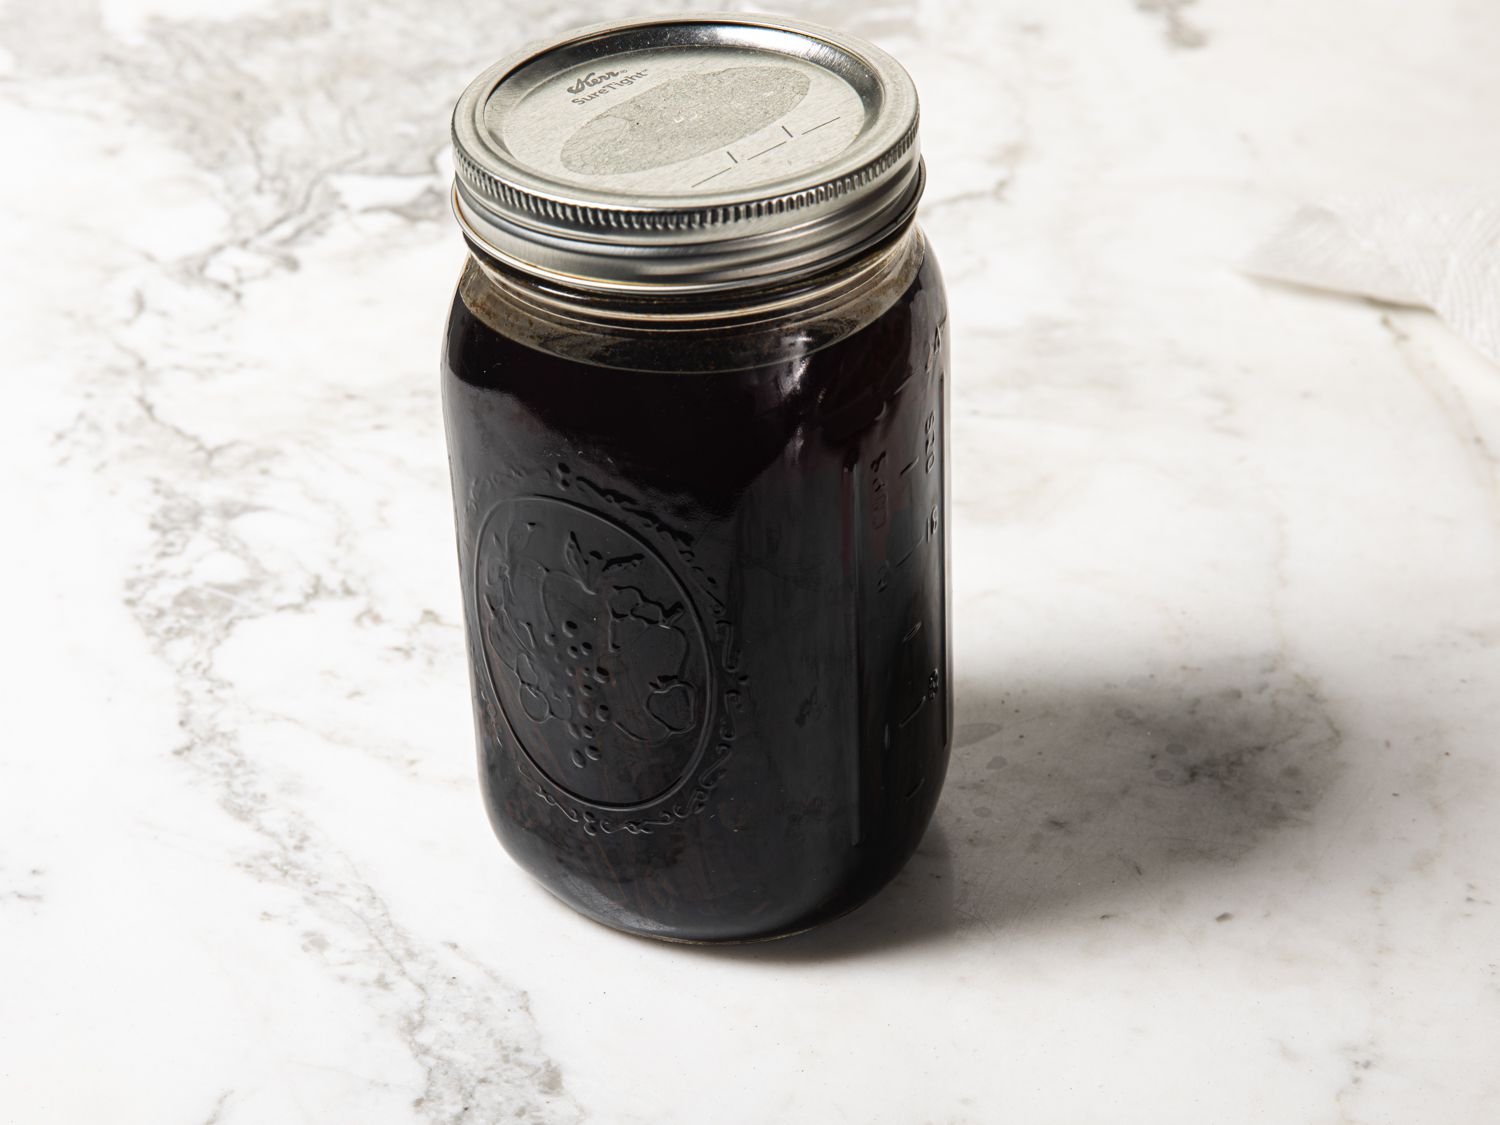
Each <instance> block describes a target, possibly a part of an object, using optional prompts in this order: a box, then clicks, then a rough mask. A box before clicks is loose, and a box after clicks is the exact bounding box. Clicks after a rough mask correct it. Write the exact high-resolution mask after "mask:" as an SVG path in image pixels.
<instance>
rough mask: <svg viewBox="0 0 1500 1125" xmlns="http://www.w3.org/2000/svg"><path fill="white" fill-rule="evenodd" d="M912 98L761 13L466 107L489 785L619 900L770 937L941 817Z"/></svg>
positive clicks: (934, 550) (943, 490)
mask: <svg viewBox="0 0 1500 1125" xmlns="http://www.w3.org/2000/svg"><path fill="white" fill-rule="evenodd" d="M916 120H917V114H916V95H915V91H914V90H913V88H912V85H911V81H910V79H909V77H907V75H906V73H905V72H904V71H903V70H902V69H901V67H900V66H899V65H898V64H897V63H896V62H895V61H894V60H892V59H891V58H890V57H889V56H888V55H886V54H884V53H883V52H881V51H879V50H877V49H876V48H874V47H872V46H870V45H869V44H866V43H862V42H860V41H858V40H854V39H850V38H848V37H846V36H843V35H839V34H836V33H834V32H831V31H828V30H826V29H822V28H815V27H812V26H811V25H807V24H803V23H801V22H797V21H790V20H783V19H780V18H771V17H761V16H750V15H740V14H736V15H724V16H700V15H695V16H692V17H688V18H686V19H682V20H672V19H667V18H658V19H653V20H639V21H633V22H630V23H625V24H611V25H608V26H603V27H596V28H590V29H585V30H583V31H580V32H577V33H575V34H573V35H570V36H568V37H566V38H565V39H563V40H561V41H558V42H555V43H551V44H547V45H543V46H541V47H537V48H533V49H531V50H528V51H526V52H523V53H521V54H520V55H517V56H515V57H513V58H511V59H508V60H506V61H505V62H503V63H500V64H498V65H497V66H496V67H493V68H491V69H490V70H489V71H487V72H486V73H485V74H484V75H482V76H481V77H480V78H479V79H477V80H476V81H475V83H474V84H473V85H471V86H470V87H469V89H468V90H467V91H466V92H465V94H464V96H463V98H462V99H461V100H460V102H459V104H458V107H457V109H456V111H455V115H454V139H455V150H456V155H457V161H456V163H457V167H458V175H457V179H456V184H455V196H454V206H455V212H456V214H457V216H458V218H459V221H460V224H461V226H462V227H463V230H464V233H465V237H466V240H467V242H468V245H469V249H470V258H469V260H468V261H467V263H466V264H465V267H464V270H463V274H462V276H461V278H460V280H459V284H458V291H457V294H456V295H455V297H454V301H453V306H452V312H451V315H450V319H449V322H448V333H447V342H446V348H445V351H444V355H443V371H442V379H443V401H444V414H445V422H446V427H447V438H448V448H449V458H450V464H451V469H452V478H453V491H454V499H455V508H456V513H457V530H458V553H459V562H460V571H461V577H462V585H463V595H464V604H465V612H466V625H467V633H468V639H469V648H470V659H471V670H472V679H473V693H474V702H475V714H476V724H477V731H478V744H479V756H480V763H481V769H480V774H481V780H482V788H483V793H484V798H485V803H486V806H487V808H488V811H489V815H490V819H491V822H492V824H493V825H494V828H495V831H496V833H497V834H498V835H499V837H500V840H501V841H502V842H503V844H504V845H505V847H506V848H507V849H508V851H509V852H510V853H511V855H512V856H513V857H514V858H515V859H516V860H517V861H518V862H519V863H520V864H521V865H522V866H523V867H524V868H525V869H526V870H527V871H529V872H530V873H531V874H532V875H533V876H535V877H536V878H537V879H539V880H540V881H541V882H542V884H543V885H544V886H546V887H547V888H548V889H549V890H551V891H552V892H553V893H554V894H556V895H557V896H558V897H560V898H562V899H563V900H564V901H565V902H567V903H568V904H569V905H571V906H573V907H574V908H576V909H577V910H579V911H581V912H582V913H584V914H586V915H589V916H590V917H592V918H595V919H596V920H598V921H600V922H603V923H605V924H607V925H610V926H614V927H617V928H619V929H622V930H628V931H632V932H635V933H639V934H645V935H649V936H652V937H658V938H666V939H672V940H679V941H734V940H752V939H758V938H768V937H775V936H779V935H784V934H788V933H793V932H796V931H799V930H802V929H806V928H808V927H810V926H813V925H816V924H817V923H819V922H822V921H825V920H827V919H829V918H832V917H835V916H837V915H839V914H841V913H844V912H845V911H848V910H850V909H852V908H853V907H855V906H857V905H859V904H860V903H861V902H863V901H864V900H865V899H867V898H868V897H869V896H870V895H872V894H873V893H874V892H875V891H877V890H878V889H879V888H880V887H881V886H882V885H883V884H884V883H885V882H887V881H888V880H889V879H890V878H891V877H892V876H893V875H894V874H895V872H896V871H897V870H898V869H899V868H900V866H901V865H902V864H903V863H904V862H905V861H906V859H907V858H908V857H909V856H910V855H911V853H912V852H913V850H914V849H915V848H916V846H917V843H918V841H919V839H920V837H921V835H922V832H923V830H924V829H925V827H926V825H927V823H928V821H929V820H930V818H931V815H932V811H933V808H934V806H935V804H936V802H937V797H938V792H939V789H940V788H941V785H942V781H943V775H944V772H945V769H946V765H947V759H948V746H949V740H950V736H951V728H952V707H951V680H950V674H949V644H948V633H949V625H948V602H947V561H948V552H947V513H946V496H947V485H946V463H945V461H946V458H945V445H946V436H947V412H946V395H947V356H948V345H947V313H946V305H945V300H944V296H943V288H942V282H941V279H940V277H939V274H938V269H937V263H936V261H935V259H934V258H933V255H932V251H931V248H930V247H929V246H928V245H927V243H926V241H925V240H924V238H923V236H922V234H921V232H920V230H919V229H918V227H917V226H916V224H915V220H914V212H915V207H916V202H917V199H918V197H919V196H920V194H921V190H922V183H923V169H922V164H921V161H920V158H919V157H918V155H917V145H916Z"/></svg>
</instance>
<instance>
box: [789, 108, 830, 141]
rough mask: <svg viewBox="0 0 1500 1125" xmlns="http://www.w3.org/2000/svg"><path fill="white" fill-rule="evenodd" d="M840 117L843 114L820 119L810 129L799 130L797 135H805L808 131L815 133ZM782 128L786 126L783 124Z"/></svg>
mask: <svg viewBox="0 0 1500 1125" xmlns="http://www.w3.org/2000/svg"><path fill="white" fill-rule="evenodd" d="M841 117H843V114H839V116H838V117H830V118H829V119H828V120H827V121H820V122H819V123H818V124H816V125H814V126H813V127H812V128H811V129H803V130H802V132H800V133H799V134H797V135H798V136H799V137H805V136H807V134H809V133H816V132H817V131H818V130H819V129H821V128H822V127H823V126H824V125H832V124H833V123H834V122H835V121H837V120H839V118H841ZM782 128H783V129H784V128H786V126H785V125H783V126H782Z"/></svg>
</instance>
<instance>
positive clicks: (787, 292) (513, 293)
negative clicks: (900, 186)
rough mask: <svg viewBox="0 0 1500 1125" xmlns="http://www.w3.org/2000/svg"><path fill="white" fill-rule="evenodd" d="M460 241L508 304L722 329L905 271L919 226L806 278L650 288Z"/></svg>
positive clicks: (869, 288) (838, 297)
mask: <svg viewBox="0 0 1500 1125" xmlns="http://www.w3.org/2000/svg"><path fill="white" fill-rule="evenodd" d="M468 246H469V253H470V256H471V258H472V260H473V262H474V264H475V265H476V266H477V267H478V269H479V270H480V271H482V273H483V274H484V277H485V278H486V279H487V280H488V282H489V283H490V284H491V285H493V286H494V287H495V289H496V290H498V292H499V293H500V294H501V295H503V297H504V298H506V299H507V300H509V301H511V302H514V303H515V304H516V305H519V306H521V307H523V308H527V309H530V310H532V311H534V312H535V313H537V314H539V315H542V316H544V317H547V318H549V319H557V320H564V321H573V322H575V323H580V324H595V325H601V326H604V325H608V326H618V327H622V328H629V327H639V328H646V329H649V330H650V331H653V332H662V331H674V330H677V331H695V330H703V329H722V328H725V327H728V326H732V325H750V324H755V323H757V322H760V321H767V320H775V319H778V318H782V317H786V316H788V315H790V314H802V315H810V316H815V315H817V313H818V312H819V311H820V310H824V309H828V308H832V307H836V306H839V305H845V304H848V303H850V302H853V301H857V300H858V299H859V298H860V297H861V296H862V295H864V294H866V293H871V292H874V291H876V290H878V289H879V288H880V287H882V286H884V285H886V284H887V283H888V282H889V281H890V280H891V279H892V277H894V276H896V275H898V274H905V273H907V272H909V271H910V270H911V268H912V266H913V263H914V262H915V261H917V260H919V259H920V258H921V255H922V253H923V252H924V243H923V239H922V233H921V230H920V228H919V227H918V226H917V224H916V221H915V219H909V220H907V222H906V223H905V224H903V225H902V226H901V227H900V228H898V229H897V230H896V231H894V232H893V233H892V235H891V236H890V237H889V238H888V239H886V240H884V241H883V242H881V243H880V244H878V245H877V246H875V247H873V248H872V249H870V250H869V251H868V252H866V253H865V254H863V255H861V256H860V257H858V258H856V259H853V260H852V261H848V262H844V263H842V264H840V265H839V266H836V267H833V268H831V269H828V270H825V271H822V272H820V273H817V274H814V275H811V276H809V277H806V278H800V279H796V280H793V281H789V282H785V283H782V284H778V285H775V286H767V287H752V286H746V287H743V288H739V289H733V290H725V291H720V292H713V293H653V292H651V291H650V290H646V289H642V290H609V291H597V290H589V289H583V288H574V287H570V286H566V285H562V284H560V283H557V282H554V281H551V280H547V279H543V278H541V277H538V276H536V275H532V274H528V273H525V272H523V271H521V270H518V269H516V268H514V267H512V266H509V265H507V264H505V263H503V262H501V261H499V260H498V259H496V258H494V257H492V256H491V255H489V254H487V253H485V251H484V250H483V248H482V247H480V246H477V245H476V244H475V243H473V242H472V241H469V242H468Z"/></svg>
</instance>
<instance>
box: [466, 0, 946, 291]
mask: <svg viewBox="0 0 1500 1125" xmlns="http://www.w3.org/2000/svg"><path fill="white" fill-rule="evenodd" d="M453 145H454V154H455V163H456V165H457V176H456V177H455V182H454V191H453V210H454V213H455V214H456V215H457V217H458V221H459V223H460V225H461V226H462V227H463V229H464V233H465V235H466V237H467V238H468V239H469V240H470V241H471V242H472V243H473V245H474V246H475V247H476V248H477V249H479V250H480V251H482V252H484V253H486V254H488V255H490V256H492V257H494V258H496V259H498V260H499V261H501V262H503V263H505V264H507V265H510V266H512V267H515V268H518V269H521V270H524V271H527V272H528V273H531V274H535V275H540V276H542V277H544V278H547V279H550V280H553V281H559V282H562V283H565V284H569V285H573V286H582V287H585V288H591V289H605V290H633V291H641V290H648V291H655V292H708V291H714V290H723V289H734V288H740V287H744V286H747V285H763V284H767V283H771V282H776V281H782V280H787V279H790V278H793V277H798V276H802V275H805V274H808V273H811V272H814V271H816V270H819V269H823V268H825V267H827V266H831V265H834V264H836V263H838V262H841V261H846V260H848V259H851V258H853V257H855V256H857V255H859V254H860V253H862V252H863V251H864V250H866V249H869V248H870V247H872V246H874V245H876V244H878V243H879V242H880V241H882V240H883V239H884V238H885V237H887V236H888V235H889V234H890V233H891V232H893V231H894V230H896V229H898V228H900V227H901V226H902V224H904V223H905V222H906V220H907V219H908V218H909V217H910V216H911V214H912V213H913V211H914V210H915V208H916V205H917V199H918V198H919V197H920V195H921V193H922V182H923V169H922V162H921V158H920V156H919V155H918V151H917V93H916V88H915V87H914V86H913V85H912V81H911V77H910V75H908V74H907V73H906V71H905V70H904V69H902V67H901V65H900V64H899V63H898V62H896V60H895V59H893V58H892V57H891V56H890V55H888V54H886V53H885V52H884V51H882V50H880V49H878V48H876V47H874V46H871V45H870V44H869V43H865V42H863V41H861V40H859V39H854V38H851V37H850V36H847V35H842V34H839V33H837V32H834V31H830V30H828V29H826V28H822V27H818V26H816V25H814V24H809V23H804V22H802V21H800V20H791V19H784V18H781V17H779V16H762V15H750V14H732V13H726V14H707V15H686V16H682V15H679V16H672V17H655V18H649V19H638V20H631V21H628V22H624V23H610V24H601V25H597V26H594V27H588V28H583V29H581V30H579V31H576V32H574V33H572V34H570V35H568V36H566V37H565V38H563V39H561V40H558V41H555V42H549V43H545V44H541V45H538V46H533V47H530V48H528V49H526V50H524V51H522V52H520V53H518V54H516V55H513V56H511V57H510V58H508V59H505V60H503V61H502V62H499V63H497V64H495V65H494V66H492V67H490V69H488V70H486V71H485V72H484V73H483V74H481V75H480V76H479V77H478V78H476V79H475V80H474V81H473V83H471V84H470V86H469V88H468V89H467V90H465V91H464V93H463V96H462V97H461V98H459V100H458V105H457V106H456V107H455V108H454V111H453Z"/></svg>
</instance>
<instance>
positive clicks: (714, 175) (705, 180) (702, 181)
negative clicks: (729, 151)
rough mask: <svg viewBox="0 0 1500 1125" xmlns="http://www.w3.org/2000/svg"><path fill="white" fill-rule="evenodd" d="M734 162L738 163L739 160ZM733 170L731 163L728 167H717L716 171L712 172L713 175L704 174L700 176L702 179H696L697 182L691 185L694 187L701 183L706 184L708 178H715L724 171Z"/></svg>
mask: <svg viewBox="0 0 1500 1125" xmlns="http://www.w3.org/2000/svg"><path fill="white" fill-rule="evenodd" d="M735 163H736V164H737V163H739V162H738V161H736V162H735ZM733 170H734V166H733V165H730V167H728V168H720V169H719V170H718V171H717V172H715V173H714V174H713V175H712V176H704V177H703V178H702V179H701V180H699V181H698V182H697V183H696V184H694V185H693V186H694V187H700V186H702V185H703V184H706V183H708V181H709V180H717V179H718V178H719V177H720V176H722V175H723V174H724V173H725V172H730V171H733Z"/></svg>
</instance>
